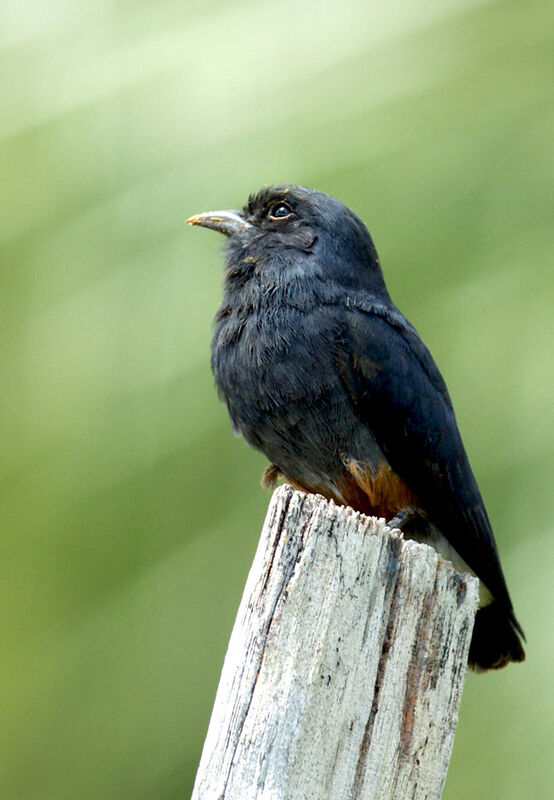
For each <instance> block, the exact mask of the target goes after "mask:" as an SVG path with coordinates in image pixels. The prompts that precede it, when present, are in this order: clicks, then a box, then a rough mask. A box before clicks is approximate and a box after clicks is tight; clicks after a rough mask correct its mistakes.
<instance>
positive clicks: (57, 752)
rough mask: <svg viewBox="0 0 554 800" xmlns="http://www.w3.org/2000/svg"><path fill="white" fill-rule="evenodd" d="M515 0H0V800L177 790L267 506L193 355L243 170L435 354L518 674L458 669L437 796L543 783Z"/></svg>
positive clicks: (542, 302)
mask: <svg viewBox="0 0 554 800" xmlns="http://www.w3.org/2000/svg"><path fill="white" fill-rule="evenodd" d="M553 10H554V7H553V6H552V4H551V3H550V2H548V1H547V0H529V1H528V2H523V0H519V2H509V1H505V2H486V1H485V0H440V1H439V0H427V2H426V3H424V4H422V3H420V2H416V0H389V2H372V3H367V2H364V0H343V2H341V3H338V4H337V3H329V2H315V0H312V1H311V2H310V1H309V0H297V1H296V2H294V3H292V2H291V3H275V2H268V1H267V0H265V1H262V2H260V0H257V2H254V1H253V0H250V1H247V0H235V2H233V3H224V2H222V0H203V2H197V1H196V0H188V2H184V3H183V2H175V0H159V1H158V2H156V3H154V2H146V0H142V1H140V0H137V1H136V2H128V1H127V2H124V0H111V1H110V2H106V0H95V2H94V3H93V2H91V0H73V2H69V1H68V0H56V1H55V2H51V1H50V2H47V0H29V2H27V3H16V2H15V1H14V0H4V3H3V7H2V12H1V14H2V17H3V18H2V24H1V26H0V31H1V32H0V45H1V47H2V49H1V53H0V69H1V74H2V99H1V103H2V112H3V113H2V115H1V120H0V166H1V174H2V183H3V191H2V193H1V198H2V199H1V202H2V206H3V208H2V213H0V245H1V259H2V276H1V281H2V283H1V288H2V291H1V293H0V347H1V364H2V378H3V386H2V397H3V407H4V408H3V411H4V413H3V414H2V417H1V419H0V431H1V441H2V452H3V453H4V456H3V458H2V462H1V464H0V475H1V482H2V491H1V499H0V503H1V508H0V519H1V523H0V524H1V536H0V546H1V551H2V552H1V558H0V570H1V579H0V597H1V602H2V609H3V624H2V630H3V647H2V654H3V657H2V659H1V662H0V663H1V666H0V676H1V681H0V687H1V690H0V691H1V717H0V718H1V722H0V736H1V742H0V760H1V766H0V796H1V797H2V798H6V799H7V800H12V798H18V799H19V798H29V800H39V798H40V800H46V799H47V798H48V799H50V798H52V800H65V799H66V798H68V799H69V798H71V799H72V800H75V799H76V798H77V799H78V800H81V799H82V800H88V798H90V799H91V800H92V798H95V799H96V798H99V797H101V798H114V799H115V798H126V800H127V799H128V800H132V799H133V798H137V799H138V798H140V799H141V800H146V798H156V800H162V799H163V800H170V799H171V798H182V797H186V796H187V794H188V792H189V791H190V789H191V786H192V781H193V778H194V772H195V769H196V765H197V761H198V758H199V752H200V748H201V745H202V741H203V738H204V734H205V729H206V725H207V722H208V718H209V713H210V709H211V704H212V701H213V696H214V692H215V688H216V685H217V680H218V676H219V671H220V667H221V662H222V658H223V654H224V651H225V646H226V642H227V639H228V636H229V632H230V627H231V625H232V621H233V619H234V615H235V610H236V607H237V604H238V601H239V598H240V594H241V591H242V587H243V583H244V579H245V575H246V573H247V570H248V567H249V564H250V562H251V559H252V555H253V552H254V548H255V545H256V541H257V537H258V534H259V530H260V527H261V524H262V520H263V516H264V510H265V507H266V505H267V501H268V495H267V494H266V493H264V492H263V491H262V490H261V489H260V488H259V484H258V480H259V476H260V474H261V471H262V469H263V466H264V459H263V458H262V457H261V456H260V455H259V454H256V453H254V452H252V451H250V450H249V449H248V448H247V447H246V445H245V444H244V443H242V442H241V441H239V440H236V439H234V438H233V437H232V435H231V432H230V426H229V424H228V421H227V418H226V413H225V409H224V408H223V407H222V406H221V405H219V404H218V402H217V400H216V397H215V392H214V390H213V385H212V378H211V375H210V369H209V342H210V330H211V318H212V316H213V314H214V312H215V309H216V307H217V304H218V298H219V294H220V282H221V277H220V274H221V272H220V271H221V263H220V262H221V259H220V255H219V248H220V245H221V241H220V240H219V239H218V238H217V236H216V235H215V234H212V233H207V232H204V231H198V230H194V231H192V230H188V229H185V227H184V225H183V221H184V219H185V218H186V217H187V216H189V215H190V214H192V213H193V212H197V211H203V210H207V209H210V208H214V207H216V208H218V207H225V206H231V207H236V206H237V205H241V204H242V203H243V202H244V200H245V199H246V197H247V195H248V193H249V192H250V191H253V190H255V189H257V188H259V186H260V185H262V184H264V183H280V182H294V183H302V184H306V185H309V186H314V187H317V188H319V189H322V190H325V191H328V192H331V193H332V194H334V195H336V196H337V197H339V198H340V199H342V200H343V201H344V202H346V203H347V204H348V205H350V206H351V207H353V208H354V209H355V210H356V211H357V212H358V213H359V214H360V215H361V216H362V217H363V219H364V220H366V221H367V223H368V225H369V227H370V229H371V231H372V233H373V235H374V238H375V240H376V243H377V246H378V249H379V252H380V255H381V258H382V262H383V264H384V269H385V273H386V277H387V280H388V283H389V288H390V290H391V294H392V295H393V297H394V299H395V300H396V302H397V303H398V305H399V306H400V307H401V308H402V309H403V311H405V313H406V314H407V315H408V316H409V318H410V319H411V320H412V321H413V322H414V323H415V324H416V326H417V327H418V328H419V330H420V331H421V333H422V335H423V336H424V338H425V339H426V341H427V342H428V344H429V345H430V347H431V350H432V351H433V353H434V355H435V357H436V359H437V361H438V362H439V365H440V366H441V368H442V370H443V372H444V375H445V377H446V380H447V383H448V384H449V387H450V389H451V393H452V396H453V399H454V402H455V406H456V409H457V413H458V417H459V421H460V426H461V429H462V432H463V434H464V437H465V440H466V444H467V446H468V449H469V452H470V455H471V458H472V461H473V464H474V468H475V471H476V473H477V476H478V478H479V481H480V484H481V487H482V490H483V493H484V496H485V498H486V501H487V504H488V508H489V512H490V515H491V517H492V521H493V524H494V527H495V530H496V531H497V538H498V541H499V546H500V550H501V552H502V555H503V561H504V565H505V570H506V572H507V575H508V578H509V584H510V587H511V591H512V594H513V597H514V600H515V604H516V609H517V612H518V616H519V617H520V619H521V622H522V624H523V625H524V627H525V629H526V632H527V636H528V642H529V645H528V660H527V662H526V663H525V664H524V665H523V666H521V667H517V666H513V667H511V668H509V669H507V670H505V671H504V672H502V673H499V674H488V675H484V676H474V675H470V676H469V677H468V680H467V684H466V689H465V695H464V701H463V704H462V709H461V714H460V724H459V727H458V733H457V737H456V744H455V748H454V756H453V759H452V764H451V769H450V774H449V778H448V782H447V788H446V791H445V794H444V797H445V800H458V799H459V800H462V798H464V800H466V799H467V798H470V797H483V798H485V797H493V798H498V799H501V798H505V799H506V800H508V798H518V799H519V798H522V797H524V798H526V800H533V798H537V800H539V798H540V799H541V800H542V799H543V798H545V797H547V796H550V794H551V791H552V789H551V786H552V778H553V769H552V759H551V757H550V752H549V751H550V749H551V746H552V743H553V742H552V719H553V715H554V707H553V705H554V704H553V695H552V683H551V674H552V666H551V665H552V658H553V655H554V653H553V631H554V624H553V623H554V620H553V613H552V611H553V608H552V607H553V602H552V591H551V584H552V553H553V544H552V539H551V536H550V534H551V529H552V519H553V511H554V508H553V504H552V502H551V498H552V477H553V469H552V467H553V462H554V456H553V451H554V448H553V434H554V425H553V422H554V421H553V418H552V413H551V411H552V389H553V387H554V377H553V374H552V342H553V339H552V334H553V330H552V327H553V323H552V299H553V294H554V292H553V290H554V275H553V271H552V257H551V253H552V235H551V223H552V220H551V217H552V178H553V173H554V162H553V159H552V138H553V124H552V123H553V117H554V102H553V101H554V68H553V53H554V42H553V38H554V37H553V30H554V26H553V22H554V19H553V17H554V14H553Z"/></svg>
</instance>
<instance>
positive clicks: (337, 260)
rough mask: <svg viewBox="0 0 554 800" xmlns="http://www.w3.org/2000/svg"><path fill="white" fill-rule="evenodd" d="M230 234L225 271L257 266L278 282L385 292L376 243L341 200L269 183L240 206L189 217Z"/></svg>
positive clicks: (313, 190) (319, 193) (193, 221)
mask: <svg viewBox="0 0 554 800" xmlns="http://www.w3.org/2000/svg"><path fill="white" fill-rule="evenodd" d="M187 223H188V224H189V225H201V226H203V227H205V228H211V229H213V230H216V231H219V232H220V233H223V234H225V236H227V237H228V242H227V246H226V266H227V271H228V272H229V271H231V272H234V273H236V272H237V270H239V271H240V268H241V265H244V269H245V270H246V269H248V265H250V269H255V268H256V267H257V268H258V272H262V273H263V272H272V273H273V274H274V275H276V274H279V279H280V282H282V281H286V280H287V278H290V279H292V278H293V277H294V278H299V277H306V278H320V279H323V280H329V281H333V282H336V283H339V284H341V285H343V286H345V288H346V287H353V288H365V289H369V290H370V291H373V292H378V293H382V291H383V290H384V291H385V292H386V288H385V284H384V281H383V277H382V273H381V268H380V266H379V260H378V257H377V252H376V250H375V246H374V244H373V241H372V239H371V236H370V234H369V231H368V230H367V228H366V226H365V225H364V223H363V222H362V221H361V220H360V219H359V217H357V216H356V214H354V212H352V211H351V210H350V209H349V208H347V207H346V206H345V205H343V203H341V202H339V201H338V200H336V199H335V198H334V197H331V196H330V195H328V194H325V193H324V192H318V191H316V190H315V189H307V188H305V187H303V186H272V187H266V188H263V189H261V190H260V191H259V192H257V194H253V195H250V198H249V200H248V203H247V204H246V205H245V206H244V208H242V209H240V210H225V211H208V212H205V213H203V214H196V215H194V216H192V217H190V219H188V220H187Z"/></svg>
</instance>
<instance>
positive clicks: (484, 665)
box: [469, 600, 525, 672]
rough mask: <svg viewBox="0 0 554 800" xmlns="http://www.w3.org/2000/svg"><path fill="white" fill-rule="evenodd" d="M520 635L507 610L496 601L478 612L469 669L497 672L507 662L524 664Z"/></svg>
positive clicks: (509, 611)
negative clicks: (521, 662)
mask: <svg viewBox="0 0 554 800" xmlns="http://www.w3.org/2000/svg"><path fill="white" fill-rule="evenodd" d="M521 639H523V640H525V636H524V633H523V631H522V629H521V627H520V625H519V623H518V621H517V619H516V618H515V617H514V613H513V611H512V610H511V609H507V608H506V607H505V606H502V605H500V604H499V603H498V602H497V601H496V600H493V602H492V603H491V604H490V605H488V606H485V607H484V608H480V609H479V611H478V612H477V616H476V618H475V626H474V628H473V636H472V639H471V646H470V648H469V666H470V667H472V668H473V669H474V670H476V671H477V672H484V671H485V670H487V669H500V667H505V666H506V664H509V663H510V661H524V659H525V652H524V650H523V647H522V644H521Z"/></svg>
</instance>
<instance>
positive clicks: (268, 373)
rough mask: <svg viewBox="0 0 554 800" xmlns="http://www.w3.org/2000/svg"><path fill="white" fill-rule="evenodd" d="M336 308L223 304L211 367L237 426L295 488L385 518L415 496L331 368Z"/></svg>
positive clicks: (337, 323) (337, 331)
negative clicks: (306, 309)
mask: <svg viewBox="0 0 554 800" xmlns="http://www.w3.org/2000/svg"><path fill="white" fill-rule="evenodd" d="M341 336H342V330H341V319H340V315H339V314H338V313H337V311H336V310H331V309H329V308H328V307H317V306H315V307H313V308H311V309H310V310H309V311H300V310H299V309H296V308H293V307H288V306H287V307H281V306H279V305H278V304H275V303H274V302H272V303H267V304H264V303H259V304H258V305H257V307H252V306H251V307H248V308H244V307H242V308H241V307H238V308H232V307H231V306H225V305H224V306H222V308H221V309H220V312H219V314H218V317H217V324H216V330H215V334H214V339H213V349H212V367H213V370H214V375H215V379H216V383H217V386H218V390H219V392H220V394H221V395H222V396H223V398H224V399H225V401H226V403H227V407H228V409H229V414H230V416H231V420H232V422H233V426H234V428H235V430H236V431H237V432H239V433H241V434H242V435H243V436H244V438H245V439H246V440H247V441H248V442H249V443H250V444H251V445H253V446H254V447H256V448H257V449H259V450H261V451H262V452H263V453H264V454H265V455H266V456H267V458H268V459H269V460H270V461H271V462H272V464H274V465H275V467H276V468H277V469H276V470H274V473H277V472H280V473H282V474H283V475H284V476H285V478H286V479H287V480H289V481H290V482H291V483H293V484H294V485H295V486H297V487H298V488H301V489H304V490H307V491H312V492H319V493H321V494H324V495H325V496H327V497H329V498H332V499H334V500H336V501H337V502H339V503H346V504H347V505H350V506H352V507H353V508H356V509H358V510H360V511H364V512H365V513H369V514H377V515H378V516H384V517H386V518H391V517H392V516H394V514H395V513H397V512H398V511H399V510H400V509H402V508H405V507H406V506H409V505H416V504H417V503H416V499H415V497H414V495H413V494H412V493H411V492H410V490H409V488H408V487H407V486H406V484H405V483H404V482H403V481H402V480H401V479H400V478H398V476H397V475H396V474H395V473H394V472H392V470H391V469H390V467H389V465H388V463H387V461H386V459H385V457H384V456H383V454H382V452H381V450H380V449H379V447H378V445H377V443H376V441H375V439H374V437H373V435H372V433H371V430H370V428H369V427H368V426H367V424H364V423H362V422H361V420H360V419H359V418H358V416H357V414H356V411H355V408H354V406H353V404H352V401H351V398H350V395H349V394H348V392H347V390H346V388H345V387H344V385H343V383H342V381H341V379H340V377H339V375H338V372H337V370H336V368H335V358H336V351H337V342H339V341H340V337H341Z"/></svg>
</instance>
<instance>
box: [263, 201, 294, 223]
mask: <svg viewBox="0 0 554 800" xmlns="http://www.w3.org/2000/svg"><path fill="white" fill-rule="evenodd" d="M291 215H292V208H291V207H290V206H289V204H288V203H283V202H281V203H274V204H273V205H272V206H271V208H270V209H269V211H268V212H267V216H268V217H269V219H279V220H281V219H286V218H287V217H290V216H291Z"/></svg>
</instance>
